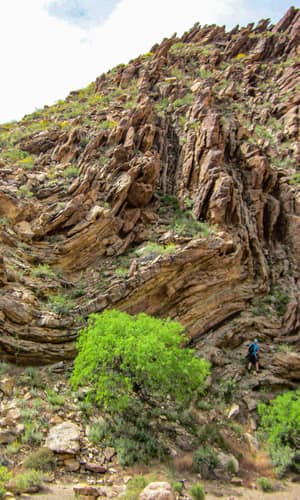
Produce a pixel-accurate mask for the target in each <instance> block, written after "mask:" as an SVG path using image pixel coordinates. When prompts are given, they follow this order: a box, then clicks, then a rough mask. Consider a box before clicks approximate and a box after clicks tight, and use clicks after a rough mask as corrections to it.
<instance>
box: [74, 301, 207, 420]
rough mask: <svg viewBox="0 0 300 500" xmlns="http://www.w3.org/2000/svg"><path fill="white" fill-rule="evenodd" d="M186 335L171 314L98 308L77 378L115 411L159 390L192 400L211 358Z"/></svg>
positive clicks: (84, 338)
mask: <svg viewBox="0 0 300 500" xmlns="http://www.w3.org/2000/svg"><path fill="white" fill-rule="evenodd" d="M186 340H187V337H186V336H185V335H184V328H183V326H182V325H181V324H179V323H177V322H175V321H171V320H169V319H167V320H161V319H157V318H154V317H151V316H148V315H147V314H138V315H136V316H131V315H129V314H127V313H125V312H120V311H117V310H107V311H104V312H103V313H102V314H92V315H90V317H89V321H88V325H87V327H86V328H84V329H83V330H82V331H81V332H80V335H79V339H78V342H77V349H78V355H77V357H76V359H75V362H74V370H73V374H72V376H71V383H72V385H73V387H74V388H78V386H80V385H85V386H89V393H88V397H89V398H91V399H92V400H94V401H95V402H96V403H98V404H99V405H101V406H102V407H103V408H104V409H106V410H108V411H111V412H115V411H122V410H125V409H126V408H127V407H128V406H129V405H130V404H131V403H132V402H133V400H134V399H136V398H138V399H139V400H144V401H145V400H149V398H151V397H153V396H154V397H156V396H157V397H168V398H171V399H172V400H174V401H176V402H178V403H188V402H189V401H190V400H191V399H192V397H193V396H194V395H195V391H203V389H204V384H205V379H206V377H207V375H208V373H209V363H208V362H207V361H206V360H204V359H199V358H197V357H196V356H195V355H194V351H193V350H192V349H190V348H186V347H183V346H184V344H185V343H186Z"/></svg>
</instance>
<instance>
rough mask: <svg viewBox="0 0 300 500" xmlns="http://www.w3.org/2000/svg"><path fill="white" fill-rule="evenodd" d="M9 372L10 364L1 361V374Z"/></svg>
mask: <svg viewBox="0 0 300 500" xmlns="http://www.w3.org/2000/svg"><path fill="white" fill-rule="evenodd" d="M8 372H9V364H8V363H5V362H4V361H0V375H4V374H5V373H8Z"/></svg>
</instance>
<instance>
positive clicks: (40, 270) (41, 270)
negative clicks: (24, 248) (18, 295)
mask: <svg viewBox="0 0 300 500" xmlns="http://www.w3.org/2000/svg"><path fill="white" fill-rule="evenodd" d="M31 274H32V276H35V277H37V278H55V277H56V274H55V272H54V271H53V269H51V267H50V266H49V264H39V265H38V266H36V267H34V268H32V269H31Z"/></svg>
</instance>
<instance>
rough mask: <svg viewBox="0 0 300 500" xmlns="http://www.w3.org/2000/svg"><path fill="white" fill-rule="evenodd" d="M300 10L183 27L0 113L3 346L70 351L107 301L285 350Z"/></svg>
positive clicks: (215, 339)
mask: <svg viewBox="0 0 300 500" xmlns="http://www.w3.org/2000/svg"><path fill="white" fill-rule="evenodd" d="M299 23H300V11H299V10H297V9H294V8H291V9H290V10H289V11H288V12H287V14H286V16H285V17H284V18H283V19H282V20H281V21H280V22H279V23H278V24H277V25H276V26H271V25H269V23H268V21H267V20H262V21H261V22H259V23H258V24H257V26H254V25H249V26H247V27H246V28H241V29H239V28H238V27H237V28H235V29H233V30H232V31H231V32H229V33H227V32H225V30H224V28H223V27H222V28H221V27H217V26H205V27H200V26H199V25H195V26H194V27H193V28H192V29H191V30H190V31H189V32H187V33H185V34H184V35H183V37H181V38H177V37H176V36H173V37H172V38H171V39H168V40H164V41H163V42H162V43H161V44H158V45H156V46H154V47H153V48H152V50H151V52H150V53H148V54H145V55H143V56H140V57H138V58H137V59H135V60H133V61H131V62H130V63H129V64H128V65H127V66H120V67H117V68H115V69H114V70H112V71H110V72H109V73H108V74H106V75H101V76H100V77H99V78H98V79H97V80H96V82H95V83H94V84H92V85H90V86H89V87H88V88H87V89H84V90H82V91H78V92H72V93H71V94H70V96H69V97H68V98H67V100H66V101H65V102H59V103H58V104H57V105H55V106H52V107H45V108H44V109H43V110H41V111H39V112H36V113H34V114H33V115H29V116H26V117H24V119H23V120H22V121H21V122H19V123H16V124H13V125H11V124H9V125H3V126H2V127H1V129H0V141H1V142H0V146H1V152H0V157H1V158H0V167H1V168H0V179H1V181H0V222H1V225H0V247H1V256H0V290H1V294H0V356H1V358H3V359H8V360H12V361H15V362H18V363H36V364H39V363H47V362H53V361H56V360H60V359H71V358H72V357H73V356H74V353H75V349H74V340H75V338H76V335H77V331H78V329H79V328H81V326H82V324H84V321H85V319H86V318H87V316H88V315H89V314H90V313H91V312H99V311H102V310H103V309H105V308H107V307H110V308H111V307H113V308H120V309H122V310H126V311H129V312H132V313H137V312H140V311H144V312H147V313H149V314H154V315H158V316H161V317H171V318H173V319H176V320H178V321H181V322H182V323H183V324H184V325H185V326H186V329H187V333H188V335H189V336H190V338H191V342H193V343H194V344H195V345H196V346H197V345H198V346H202V347H203V348H206V347H207V343H208V342H209V346H210V349H211V348H212V346H214V348H215V351H214V352H213V353H211V359H212V360H213V361H214V359H215V358H216V356H217V354H216V353H217V352H218V349H222V348H226V346H233V347H237V348H238V346H240V345H242V344H243V342H244V341H245V340H246V339H247V338H248V337H249V335H257V334H259V335H260V338H261V339H263V341H264V342H265V343H266V344H270V343H271V342H286V343H290V344H294V345H295V346H296V351H297V345H298V346H299V285H298V277H299V266H300V260H299V255H300V252H299V249H300V239H299V234H300V233H299V227H300V203H299V175H300V174H299V171H298V170H297V168H299V167H297V165H298V164H299V159H300V148H299V102H300V97H299V96H300V94H299V84H300V71H299ZM197 221H198V222H197ZM200 222H201V224H200ZM149 242H151V243H152V246H151V245H149ZM154 243H155V244H156V246H155V245H154ZM293 354H294V358H295V359H290V357H289V359H288V362H289V363H290V362H291V366H294V367H295V368H293V369H291V370H288V373H287V365H286V363H285V361H284V356H285V354H284V353H281V355H280V356H279V355H278V356H277V358H278V359H277V358H276V359H275V365H276V370H275V371H276V376H277V375H278V376H280V374H281V375H282V376H283V377H284V378H285V379H288V378H291V379H292V380H293V381H295V380H299V378H300V375H299V369H298V368H299V367H298V364H299V354H297V352H296V353H293ZM286 355H287V356H288V354H286ZM216 363H217V361H216ZM288 366H289V364H288ZM289 373H290V376H289Z"/></svg>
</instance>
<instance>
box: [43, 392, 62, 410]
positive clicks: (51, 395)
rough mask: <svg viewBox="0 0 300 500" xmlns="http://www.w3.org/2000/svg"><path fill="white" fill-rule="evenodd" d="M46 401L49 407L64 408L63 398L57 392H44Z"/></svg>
mask: <svg viewBox="0 0 300 500" xmlns="http://www.w3.org/2000/svg"><path fill="white" fill-rule="evenodd" d="M46 394H47V399H48V402H49V403H50V405H52V406H64V404H65V398H64V397H63V396H61V395H60V394H57V392H55V391H53V389H47V391H46Z"/></svg>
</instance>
